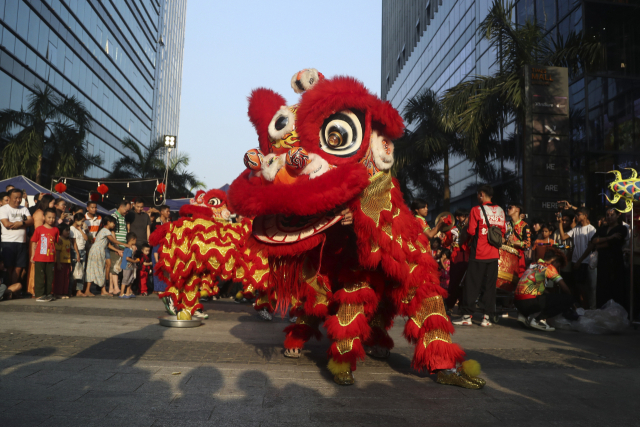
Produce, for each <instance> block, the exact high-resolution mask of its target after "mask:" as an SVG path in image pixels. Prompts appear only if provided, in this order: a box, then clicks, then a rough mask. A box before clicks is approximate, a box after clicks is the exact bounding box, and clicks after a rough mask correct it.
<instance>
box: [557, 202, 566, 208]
mask: <svg viewBox="0 0 640 427" xmlns="http://www.w3.org/2000/svg"><path fill="white" fill-rule="evenodd" d="M565 207H566V203H565V202H558V209H564V208H565Z"/></svg>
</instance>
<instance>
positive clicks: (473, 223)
mask: <svg viewBox="0 0 640 427" xmlns="http://www.w3.org/2000/svg"><path fill="white" fill-rule="evenodd" d="M484 211H485V212H486V214H487V218H488V219H489V224H490V225H495V226H496V227H499V228H500V230H502V235H503V236H504V233H505V231H506V224H505V217H504V211H503V210H502V208H501V207H500V206H497V205H492V204H491V203H488V202H487V203H484ZM478 230H479V231H480V232H479V234H478V236H476V231H478ZM488 232H489V226H488V225H487V224H486V221H485V219H484V214H483V213H482V211H481V210H480V206H476V207H474V208H473V209H471V215H470V217H469V228H468V229H467V234H468V235H469V236H472V237H473V240H472V242H471V259H477V260H494V259H498V258H500V252H499V250H498V248H496V247H494V246H491V245H490V244H489V242H488V241H487V233H488Z"/></svg>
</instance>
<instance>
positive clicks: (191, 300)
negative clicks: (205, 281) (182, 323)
mask: <svg viewBox="0 0 640 427" xmlns="http://www.w3.org/2000/svg"><path fill="white" fill-rule="evenodd" d="M199 309H202V304H200V279H199V278H197V277H190V278H189V280H188V281H187V283H186V284H185V286H184V289H183V290H182V291H180V294H179V295H178V303H177V304H176V310H177V311H178V312H177V313H176V315H177V316H178V320H191V316H192V315H193V314H194V313H195V312H196V310H199Z"/></svg>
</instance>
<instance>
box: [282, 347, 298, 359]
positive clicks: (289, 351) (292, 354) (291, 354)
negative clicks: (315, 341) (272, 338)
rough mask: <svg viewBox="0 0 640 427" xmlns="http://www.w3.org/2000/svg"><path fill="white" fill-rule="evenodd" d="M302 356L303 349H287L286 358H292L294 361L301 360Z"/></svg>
mask: <svg viewBox="0 0 640 427" xmlns="http://www.w3.org/2000/svg"><path fill="white" fill-rule="evenodd" d="M300 356H302V349H301V348H285V349H284V357H290V358H292V359H299V358H300Z"/></svg>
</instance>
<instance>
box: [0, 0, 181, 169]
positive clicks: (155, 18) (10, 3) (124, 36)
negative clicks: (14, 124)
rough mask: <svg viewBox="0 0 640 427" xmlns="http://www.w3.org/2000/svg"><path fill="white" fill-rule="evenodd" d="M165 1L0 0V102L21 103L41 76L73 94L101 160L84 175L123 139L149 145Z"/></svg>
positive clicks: (110, 156)
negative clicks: (90, 123) (88, 120)
mask: <svg viewBox="0 0 640 427" xmlns="http://www.w3.org/2000/svg"><path fill="white" fill-rule="evenodd" d="M163 3H164V1H162V0H110V1H99V0H0V47H1V50H0V109H4V108H13V109H16V108H20V106H25V108H26V98H27V95H28V93H29V89H30V88H33V87H34V85H40V86H44V84H45V83H48V84H49V85H50V86H52V87H53V88H54V89H55V90H56V91H57V92H58V93H60V94H64V95H67V96H76V97H77V98H78V99H79V100H80V101H82V102H83V103H84V105H85V106H86V107H87V108H88V109H89V110H90V112H91V114H92V115H93V117H94V119H95V122H94V123H93V126H92V128H91V131H90V134H89V135H88V137H87V149H88V151H89V153H92V154H99V155H101V156H102V158H103V159H104V163H103V165H102V167H98V166H95V167H92V168H91V170H89V172H88V173H87V175H88V176H90V177H96V178H101V177H104V176H106V175H107V174H108V173H109V172H110V171H111V168H112V165H113V163H114V162H115V161H116V160H117V159H118V158H120V157H121V156H122V155H123V154H126V153H125V151H124V149H123V147H122V144H121V141H122V140H123V139H124V138H126V137H129V138H132V139H134V140H135V141H136V142H138V143H139V144H141V145H143V146H147V145H148V144H149V142H150V140H151V138H152V137H154V134H153V131H152V130H153V118H154V110H157V109H158V108H159V107H158V106H157V105H156V102H157V100H156V99H155V90H156V69H157V67H158V62H159V56H158V48H159V43H158V40H159V32H160V24H161V19H160V18H161V15H162V13H163V12H162V10H163ZM185 4H186V1H185ZM184 12H185V11H184V10H182V11H181V13H182V14H183V15H184ZM182 23H183V27H184V16H183V17H182ZM182 38H184V28H183V30H182ZM181 46H182V45H181ZM179 56H180V63H181V62H182V51H181V50H180V51H179ZM178 77H179V78H181V76H180V75H179V76H178ZM174 78H175V77H174ZM177 86H178V90H179V86H180V85H179V82H178V85H177ZM178 99H179V95H178ZM176 113H177V114H179V110H178V111H177V112H176ZM175 120H176V121H177V120H178V117H176V118H175ZM176 132H177V129H176Z"/></svg>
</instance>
